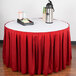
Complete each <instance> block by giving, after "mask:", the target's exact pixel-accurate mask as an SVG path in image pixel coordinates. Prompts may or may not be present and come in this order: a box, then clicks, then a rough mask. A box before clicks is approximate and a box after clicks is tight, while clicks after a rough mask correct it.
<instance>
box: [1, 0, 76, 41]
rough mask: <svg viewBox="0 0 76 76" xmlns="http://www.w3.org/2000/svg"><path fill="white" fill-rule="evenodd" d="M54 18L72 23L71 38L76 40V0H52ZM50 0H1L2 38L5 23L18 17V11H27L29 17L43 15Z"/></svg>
mask: <svg viewBox="0 0 76 76" xmlns="http://www.w3.org/2000/svg"><path fill="white" fill-rule="evenodd" d="M52 1H53V4H54V8H55V12H54V18H55V19H59V20H65V21H67V22H69V23H70V25H71V39H72V41H76V35H75V32H76V0H52ZM47 2H48V0H0V40H3V36H4V23H6V22H7V21H10V20H15V19H16V18H17V12H18V11H25V12H26V14H27V16H28V17H32V18H33V17H42V8H43V6H45V5H46V3H47Z"/></svg>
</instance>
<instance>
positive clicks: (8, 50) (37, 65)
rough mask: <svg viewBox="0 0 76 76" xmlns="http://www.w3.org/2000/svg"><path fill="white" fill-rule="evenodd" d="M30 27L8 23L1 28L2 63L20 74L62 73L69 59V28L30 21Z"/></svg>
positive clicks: (55, 23) (68, 63)
mask: <svg viewBox="0 0 76 76" xmlns="http://www.w3.org/2000/svg"><path fill="white" fill-rule="evenodd" d="M32 21H34V25H28V26H22V25H20V24H18V23H17V22H16V21H11V22H8V23H6V24H5V26H4V42H3V62H4V64H5V65H6V66H7V67H10V68H12V70H13V71H19V72H22V74H30V75H33V74H45V75H47V74H49V73H52V72H58V71H61V70H62V69H65V68H66V66H67V65H70V63H71V59H72V53H71V39H70V26H69V24H68V23H67V22H64V21H61V20H54V23H53V24H46V23H45V22H44V21H43V20H42V19H32Z"/></svg>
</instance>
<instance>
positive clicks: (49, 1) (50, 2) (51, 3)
mask: <svg viewBox="0 0 76 76" xmlns="http://www.w3.org/2000/svg"><path fill="white" fill-rule="evenodd" d="M49 2H50V4H51V5H52V8H53V12H54V11H55V9H54V7H53V3H52V1H50V0H49Z"/></svg>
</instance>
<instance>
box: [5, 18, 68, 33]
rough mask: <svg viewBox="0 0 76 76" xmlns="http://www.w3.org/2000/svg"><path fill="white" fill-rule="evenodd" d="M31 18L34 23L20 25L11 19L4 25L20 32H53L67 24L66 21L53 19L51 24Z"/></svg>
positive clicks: (62, 28)
mask: <svg viewBox="0 0 76 76" xmlns="http://www.w3.org/2000/svg"><path fill="white" fill-rule="evenodd" d="M31 20H32V21H33V22H34V25H26V26H22V25H21V24H18V23H17V21H12V22H9V23H7V24H6V25H5V26H6V27H7V28H9V29H12V30H15V31H21V32H53V31H59V30H64V29H66V28H68V26H69V25H68V24H67V23H66V22H63V21H60V20H54V22H53V23H52V24H47V23H45V22H44V21H43V20H42V19H36V18H34V19H31Z"/></svg>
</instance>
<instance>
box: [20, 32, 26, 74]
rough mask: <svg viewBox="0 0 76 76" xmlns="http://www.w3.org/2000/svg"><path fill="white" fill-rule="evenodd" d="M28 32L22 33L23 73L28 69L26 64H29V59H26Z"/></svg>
mask: <svg viewBox="0 0 76 76" xmlns="http://www.w3.org/2000/svg"><path fill="white" fill-rule="evenodd" d="M26 48H27V47H26V34H25V33H22V34H21V72H22V73H23V74H25V73H26V72H27V71H26V70H27V69H26V66H27V65H26V64H27V61H26Z"/></svg>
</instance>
